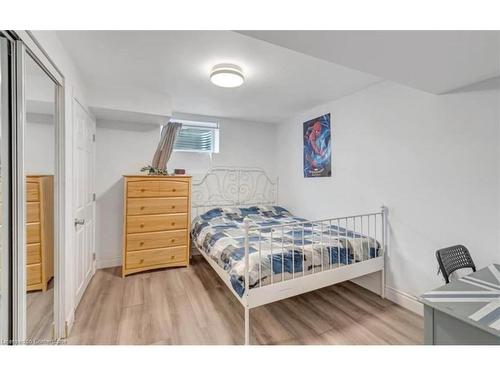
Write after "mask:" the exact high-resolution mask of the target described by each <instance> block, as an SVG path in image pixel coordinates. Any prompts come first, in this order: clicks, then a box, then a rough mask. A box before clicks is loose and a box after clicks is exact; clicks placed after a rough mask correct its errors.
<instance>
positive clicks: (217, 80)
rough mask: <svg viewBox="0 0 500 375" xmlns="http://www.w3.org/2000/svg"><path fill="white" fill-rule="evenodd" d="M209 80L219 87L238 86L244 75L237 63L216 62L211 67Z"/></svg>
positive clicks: (243, 80)
mask: <svg viewBox="0 0 500 375" xmlns="http://www.w3.org/2000/svg"><path fill="white" fill-rule="evenodd" d="M210 81H212V83H213V84H214V85H216V86H220V87H238V86H241V85H242V84H243V82H245V76H244V75H243V71H242V70H241V68H240V67H239V66H238V65H234V64H218V65H215V66H214V67H213V68H212V72H211V73H210Z"/></svg>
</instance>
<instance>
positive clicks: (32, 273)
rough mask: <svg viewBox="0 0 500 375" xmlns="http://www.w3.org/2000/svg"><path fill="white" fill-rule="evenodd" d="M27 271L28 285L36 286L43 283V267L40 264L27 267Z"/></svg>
mask: <svg viewBox="0 0 500 375" xmlns="http://www.w3.org/2000/svg"><path fill="white" fill-rule="evenodd" d="M26 271H27V275H26V284H28V285H34V284H40V283H41V282H42V265H41V264H40V263H38V264H31V265H29V266H27V267H26Z"/></svg>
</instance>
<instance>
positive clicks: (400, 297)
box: [385, 286, 424, 316]
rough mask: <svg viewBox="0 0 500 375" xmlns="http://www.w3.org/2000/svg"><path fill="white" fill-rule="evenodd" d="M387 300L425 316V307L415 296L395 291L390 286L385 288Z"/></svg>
mask: <svg viewBox="0 0 500 375" xmlns="http://www.w3.org/2000/svg"><path fill="white" fill-rule="evenodd" d="M385 298H387V299H388V300H389V301H392V302H394V303H395V304H396V305H399V306H401V307H404V308H405V309H407V310H410V311H413V312H414V313H415V314H418V315H420V316H423V315H424V307H423V305H422V304H421V303H420V302H419V301H418V299H417V298H416V297H415V296H412V295H411V294H408V293H406V292H403V291H401V290H397V289H394V288H392V287H390V286H386V287H385Z"/></svg>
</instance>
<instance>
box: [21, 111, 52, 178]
mask: <svg viewBox="0 0 500 375" xmlns="http://www.w3.org/2000/svg"><path fill="white" fill-rule="evenodd" d="M27 119H28V122H27V124H26V130H25V134H24V142H25V143H24V144H25V154H24V168H25V174H26V175H34V174H49V175H54V173H55V166H56V164H55V137H56V135H55V126H54V122H53V121H54V120H53V119H54V116H48V115H32V114H28V118H27Z"/></svg>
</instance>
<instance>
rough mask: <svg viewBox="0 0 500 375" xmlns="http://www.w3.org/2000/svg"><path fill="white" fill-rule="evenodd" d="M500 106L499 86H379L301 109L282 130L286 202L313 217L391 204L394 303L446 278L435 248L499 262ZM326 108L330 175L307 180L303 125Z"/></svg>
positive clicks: (279, 156) (390, 272)
mask: <svg viewBox="0 0 500 375" xmlns="http://www.w3.org/2000/svg"><path fill="white" fill-rule="evenodd" d="M499 103H500V102H499V92H498V91H483V92H468V93H456V94H450V95H442V96H437V95H432V94H427V93H424V92H421V91H417V90H414V89H410V88H407V87H404V86H400V85H397V84H393V83H388V82H383V83H380V84H377V85H375V86H372V87H370V88H368V89H365V90H363V91H360V92H358V93H355V94H353V95H350V96H347V97H344V98H342V99H339V100H336V101H333V102H331V103H328V104H326V105H323V106H321V107H318V108H314V109H312V110H310V111H308V112H307V113H303V114H302V115H300V116H297V117H296V118H293V119H291V120H289V121H286V122H284V123H282V124H280V125H279V126H278V133H277V139H276V149H277V170H279V172H280V173H279V177H280V200H281V203H283V204H284V205H285V206H287V207H289V208H290V209H292V210H293V211H294V212H296V213H297V214H299V215H301V216H305V217H308V218H311V219H320V218H328V217H335V216H342V215H349V214H358V213H364V212H371V211H373V210H377V209H378V208H379V207H380V206H381V205H386V206H388V207H389V210H390V211H389V218H390V249H389V253H388V257H387V260H388V269H387V286H388V288H389V290H388V293H389V296H392V298H393V299H396V298H401V299H405V297H404V294H402V293H407V294H409V295H410V296H418V295H420V294H421V293H422V292H424V291H427V290H429V289H432V288H435V287H437V286H438V285H440V284H442V279H441V277H440V276H437V275H436V270H437V263H436V260H435V255H434V252H435V250H436V249H439V248H442V247H446V246H449V245H453V244H459V243H461V244H464V245H465V246H467V247H468V248H469V250H470V251H471V253H472V256H473V258H474V260H475V262H476V264H477V266H479V267H484V266H485V265H487V264H489V263H491V262H493V261H496V262H498V261H499V260H500V250H499V237H498V235H499V231H498V229H499V225H500V224H499V201H500V200H499V192H498V187H499V174H500V169H499V152H498V150H499V127H500V124H499V122H500V116H499ZM328 112H330V113H331V116H332V133H333V134H332V136H333V152H332V153H333V169H332V177H331V178H316V179H314V178H308V179H305V178H303V176H302V163H303V162H302V123H303V122H304V121H306V120H308V119H311V118H314V117H316V116H319V115H323V114H325V113H328ZM398 291H401V292H402V293H398ZM410 299H411V297H410ZM407 302H408V301H407ZM414 305H415V304H414ZM409 307H411V306H409Z"/></svg>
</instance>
